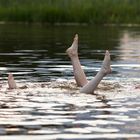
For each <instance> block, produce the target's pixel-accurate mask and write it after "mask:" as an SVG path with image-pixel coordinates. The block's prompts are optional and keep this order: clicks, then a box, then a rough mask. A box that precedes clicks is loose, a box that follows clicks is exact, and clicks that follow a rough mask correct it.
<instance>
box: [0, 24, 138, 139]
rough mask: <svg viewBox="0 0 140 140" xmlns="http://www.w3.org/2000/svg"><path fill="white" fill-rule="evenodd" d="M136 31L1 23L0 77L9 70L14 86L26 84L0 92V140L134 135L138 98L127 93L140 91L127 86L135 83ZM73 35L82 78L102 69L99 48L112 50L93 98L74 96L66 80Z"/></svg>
mask: <svg viewBox="0 0 140 140" xmlns="http://www.w3.org/2000/svg"><path fill="white" fill-rule="evenodd" d="M139 29H140V28H139V27H137V28H134V27H131V28H128V27H103V26H102V27H101V26H89V27H87V26H53V27H52V26H48V25H35V24H34V25H25V24H24V25H23V24H18V25H17V24H16V25H15V24H4V25H0V73H1V77H0V78H1V81H4V82H6V79H7V73H9V72H12V73H13V74H14V76H15V79H16V80H17V82H18V84H22V83H25V82H26V83H27V86H29V87H30V88H27V89H23V90H14V91H8V90H6V88H5V87H6V86H3V87H4V88H3V89H2V90H1V91H0V92H1V97H0V135H1V136H0V139H3V140H5V139H14V140H15V139H25V138H26V139H27V138H28V139H74V140H75V139H79V140H81V139H108V138H110V139H138V138H140V135H139V130H140V125H139V124H140V123H139V122H140V118H139V114H140V107H139V105H140V104H139V103H140V99H139V98H138V97H139V96H138V97H137V96H133V97H131V95H132V94H135V93H136V92H137V94H138V93H139V90H134V89H135V88H134V87H133V86H132V85H135V84H136V85H137V84H139V80H140V74H139V70H140V59H139V58H140V56H139V54H140V41H139V40H140V30H139ZM75 33H78V34H79V39H80V40H79V56H80V60H81V63H82V65H83V68H84V70H85V72H86V74H87V76H88V79H91V78H92V76H94V75H95V74H96V73H97V71H98V70H99V68H100V67H101V63H102V59H103V57H104V52H105V50H106V49H109V50H110V52H111V58H112V74H110V75H108V76H107V77H105V79H104V81H103V83H101V85H100V87H99V89H98V90H97V92H96V94H97V95H99V96H95V95H86V94H81V93H78V90H79V89H78V88H77V87H76V85H75V83H73V81H72V82H71V80H73V73H72V66H71V63H70V60H69V58H68V57H67V55H66V54H65V50H66V49H67V48H68V46H70V45H71V43H72V40H73V36H74V34H75ZM56 80H57V82H55V81H56ZM38 82H39V83H40V82H48V83H49V82H50V83H51V84H50V83H49V84H50V85H49V84H40V85H39V83H38ZM53 82H54V84H53ZM61 82H62V83H61ZM69 82H70V83H69ZM3 84H5V83H3ZM133 90H134V91H133ZM103 94H106V95H105V97H104V95H103ZM110 95H111V96H110ZM128 95H129V96H128ZM121 96H123V97H124V98H122V97H121ZM120 97H121V98H120ZM130 97H131V98H130Z"/></svg>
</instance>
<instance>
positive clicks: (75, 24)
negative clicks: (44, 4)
mask: <svg viewBox="0 0 140 140" xmlns="http://www.w3.org/2000/svg"><path fill="white" fill-rule="evenodd" d="M6 24H7V25H8V24H9V25H12V24H18V25H22V24H23V25H48V26H106V27H140V24H131V23H126V24H124V23H119V24H115V23H104V24H91V23H78V22H61V23H60V22H55V23H53V24H52V23H49V22H22V21H21V22H14V21H13V22H12V21H10V22H6V21H0V25H6Z"/></svg>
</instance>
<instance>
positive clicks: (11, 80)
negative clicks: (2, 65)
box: [8, 73, 17, 89]
mask: <svg viewBox="0 0 140 140" xmlns="http://www.w3.org/2000/svg"><path fill="white" fill-rule="evenodd" d="M8 86H9V89H15V88H17V86H16V82H15V80H14V77H13V74H11V73H10V74H9V75H8Z"/></svg>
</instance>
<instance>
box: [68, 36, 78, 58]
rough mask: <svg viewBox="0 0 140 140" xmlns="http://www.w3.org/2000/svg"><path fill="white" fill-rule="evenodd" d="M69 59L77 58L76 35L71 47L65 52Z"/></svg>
mask: <svg viewBox="0 0 140 140" xmlns="http://www.w3.org/2000/svg"><path fill="white" fill-rule="evenodd" d="M66 53H67V54H68V56H69V57H75V56H76V57H77V56H78V34H76V35H75V37H74V39H73V43H72V45H71V47H69V48H68V49H67V50H66Z"/></svg>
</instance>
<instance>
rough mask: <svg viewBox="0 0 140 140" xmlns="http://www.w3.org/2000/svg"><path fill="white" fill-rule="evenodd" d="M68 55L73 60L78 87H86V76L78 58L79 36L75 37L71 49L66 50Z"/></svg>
mask: <svg viewBox="0 0 140 140" xmlns="http://www.w3.org/2000/svg"><path fill="white" fill-rule="evenodd" d="M66 53H67V54H68V56H69V57H70V59H71V62H72V66H73V72H74V77H75V80H76V83H77V85H78V86H82V87H83V86H84V85H86V84H87V83H88V81H87V79H86V75H85V73H84V71H83V69H82V68H81V64H80V61H79V57H78V34H76V35H75V37H74V40H73V43H72V45H71V47H69V48H68V49H67V50H66Z"/></svg>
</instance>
